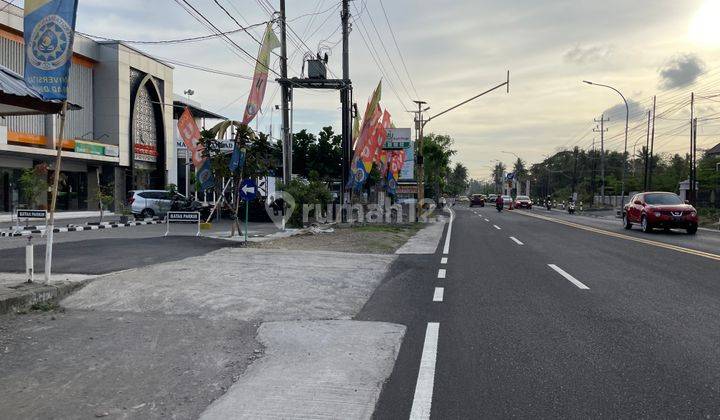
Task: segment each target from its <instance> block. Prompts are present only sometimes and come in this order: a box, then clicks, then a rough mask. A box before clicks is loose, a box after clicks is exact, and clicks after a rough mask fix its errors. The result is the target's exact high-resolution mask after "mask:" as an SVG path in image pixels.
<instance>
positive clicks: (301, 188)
mask: <svg viewBox="0 0 720 420" xmlns="http://www.w3.org/2000/svg"><path fill="white" fill-rule="evenodd" d="M280 189H282V190H283V191H284V192H286V193H289V194H290V195H292V196H293V198H294V199H295V211H294V212H293V214H292V216H290V219H289V220H288V225H290V226H293V227H302V226H303V221H302V215H303V211H302V209H303V205H305V204H309V205H312V206H314V205H315V204H320V206H321V208H323V209H324V208H327V204H328V203H330V202H331V201H332V194H331V193H330V190H329V189H328V187H327V185H325V183H323V182H322V181H319V180H313V181H305V180H302V179H293V180H292V181H290V183H289V184H288V185H287V186H281V188H280ZM311 215H312V213H311Z"/></svg>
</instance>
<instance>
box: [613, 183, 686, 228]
mask: <svg viewBox="0 0 720 420" xmlns="http://www.w3.org/2000/svg"><path fill="white" fill-rule="evenodd" d="M633 223H640V226H641V227H642V230H643V232H651V231H652V230H653V228H663V229H665V230H668V229H671V228H680V229H686V230H687V233H689V234H691V235H694V234H695V232H697V228H698V215H697V210H695V207H693V206H691V205H690V204H687V203H686V202H685V203H684V202H683V201H682V200H681V199H680V197H678V195H677V194H674V193H669V192H646V193H640V194H635V196H634V197H633V198H632V199H631V200H630V202H629V203H628V204H626V205H625V208H624V209H623V225H625V229H631V228H632V225H633Z"/></svg>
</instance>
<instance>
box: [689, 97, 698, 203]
mask: <svg viewBox="0 0 720 420" xmlns="http://www.w3.org/2000/svg"><path fill="white" fill-rule="evenodd" d="M696 126H697V122H696V120H695V92H692V93H690V177H689V181H690V191H689V192H690V197H689V198H690V203H691V204H693V205H694V204H695V180H694V179H693V175H694V170H693V165H694V164H695V160H694V154H693V149H694V147H693V142H694V139H695V128H696Z"/></svg>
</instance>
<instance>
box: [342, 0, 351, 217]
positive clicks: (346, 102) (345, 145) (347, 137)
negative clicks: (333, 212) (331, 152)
mask: <svg viewBox="0 0 720 420" xmlns="http://www.w3.org/2000/svg"><path fill="white" fill-rule="evenodd" d="M341 18H342V44H343V52H342V66H343V70H342V78H343V83H344V85H345V86H344V87H343V88H342V90H341V91H340V103H341V107H342V111H341V112H342V122H341V124H342V177H341V182H342V185H340V205H341V206H342V205H343V204H345V201H346V200H347V199H346V197H345V189H346V188H347V184H348V176H349V174H350V159H351V156H350V153H351V152H352V144H351V143H352V134H351V133H352V116H351V114H350V112H351V111H350V110H351V107H350V104H351V101H352V99H351V90H352V85H351V84H350V47H349V45H350V43H349V37H350V8H349V5H348V0H343V1H342V16H341ZM341 208H342V207H341ZM341 217H342V221H343V222H345V217H346V215H345V213H344V212H343V214H342V216H341Z"/></svg>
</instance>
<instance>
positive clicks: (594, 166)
mask: <svg viewBox="0 0 720 420" xmlns="http://www.w3.org/2000/svg"><path fill="white" fill-rule="evenodd" d="M596 171H597V156H596V153H595V139H593V141H592V173H591V174H590V190H591V191H592V196H593V199H592V202H591V205H595V172H596Z"/></svg>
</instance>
